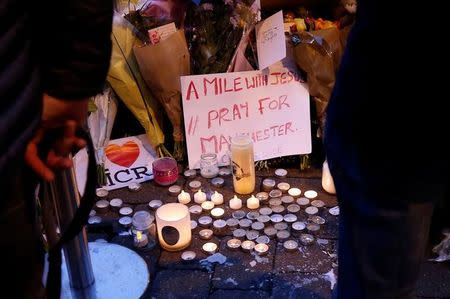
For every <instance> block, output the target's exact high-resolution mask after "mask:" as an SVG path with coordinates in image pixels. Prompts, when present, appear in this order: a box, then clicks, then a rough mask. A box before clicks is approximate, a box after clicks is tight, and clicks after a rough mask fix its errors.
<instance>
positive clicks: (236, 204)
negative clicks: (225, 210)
mask: <svg viewBox="0 0 450 299" xmlns="http://www.w3.org/2000/svg"><path fill="white" fill-rule="evenodd" d="M230 208H232V209H233V210H239V209H240V208H242V200H241V199H240V198H239V197H237V196H236V195H235V196H234V197H233V198H232V199H230Z"/></svg>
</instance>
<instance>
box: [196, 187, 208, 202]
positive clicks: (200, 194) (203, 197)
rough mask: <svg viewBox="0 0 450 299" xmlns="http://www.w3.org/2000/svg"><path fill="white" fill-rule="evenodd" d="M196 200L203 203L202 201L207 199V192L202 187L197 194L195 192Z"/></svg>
mask: <svg viewBox="0 0 450 299" xmlns="http://www.w3.org/2000/svg"><path fill="white" fill-rule="evenodd" d="M194 201H195V202H196V203H199V204H201V203H202V202H204V201H206V193H205V192H203V191H202V190H201V189H200V190H198V191H197V192H196V193H195V194H194Z"/></svg>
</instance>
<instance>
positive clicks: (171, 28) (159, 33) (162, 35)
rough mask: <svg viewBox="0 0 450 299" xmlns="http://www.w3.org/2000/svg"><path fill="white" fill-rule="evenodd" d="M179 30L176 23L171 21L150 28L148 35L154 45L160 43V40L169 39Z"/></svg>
mask: <svg viewBox="0 0 450 299" xmlns="http://www.w3.org/2000/svg"><path fill="white" fill-rule="evenodd" d="M175 32H177V27H175V23H173V22H172V23H169V24H166V25H163V26H159V27H156V28H153V29H149V30H148V37H149V38H150V42H151V43H152V45H156V44H159V42H161V41H163V40H165V39H167V38H168V37H169V36H171V35H172V34H173V33H175Z"/></svg>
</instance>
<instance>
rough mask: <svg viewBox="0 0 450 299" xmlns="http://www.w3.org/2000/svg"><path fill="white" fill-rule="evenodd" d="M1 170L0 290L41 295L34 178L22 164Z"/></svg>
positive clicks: (41, 256)
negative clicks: (0, 233) (0, 234)
mask: <svg viewBox="0 0 450 299" xmlns="http://www.w3.org/2000/svg"><path fill="white" fill-rule="evenodd" d="M1 173H2V178H1V179H2V184H1V186H2V188H1V189H0V190H1V191H0V192H1V193H0V198H1V203H0V229H1V232H2V236H1V237H0V248H1V250H2V257H3V261H2V264H1V267H0V272H1V277H2V279H1V280H0V281H1V289H2V290H3V292H8V294H11V295H10V296H8V298H26V299H28V298H30V299H31V298H33V299H39V298H45V290H44V288H43V284H42V269H43V263H44V249H43V246H42V242H41V239H40V234H39V229H40V228H39V227H38V226H37V225H36V223H37V221H36V217H35V214H36V209H35V205H34V186H35V184H34V182H35V181H34V178H33V177H32V175H31V171H29V170H28V171H27V170H25V169H24V168H23V167H14V166H10V167H9V168H8V169H2V171H1ZM6 290H7V291H6Z"/></svg>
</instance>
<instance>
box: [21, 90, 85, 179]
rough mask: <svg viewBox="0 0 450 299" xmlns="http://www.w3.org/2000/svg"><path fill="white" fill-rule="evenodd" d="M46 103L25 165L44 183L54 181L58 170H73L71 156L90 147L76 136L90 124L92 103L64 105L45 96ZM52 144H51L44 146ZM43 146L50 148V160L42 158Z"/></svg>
mask: <svg viewBox="0 0 450 299" xmlns="http://www.w3.org/2000/svg"><path fill="white" fill-rule="evenodd" d="M43 102H44V103H43V104H44V105H43V112H42V120H41V124H40V127H39V129H38V130H37V132H36V134H35V136H34V137H33V139H32V140H31V141H30V142H29V143H28V145H27V148H26V151H25V162H26V163H27V164H28V166H30V167H31V169H33V170H34V171H35V172H36V174H37V175H38V176H40V177H41V178H42V179H44V180H46V181H52V180H53V179H54V177H55V174H54V170H56V169H65V168H70V167H72V165H73V162H72V159H70V158H69V157H68V154H69V153H70V152H71V151H72V150H73V149H75V148H82V147H84V146H85V145H86V142H85V141H84V140H83V139H81V138H79V137H77V136H76V134H75V132H76V129H77V127H78V126H80V125H82V124H83V123H84V122H85V120H86V117H87V109H88V108H87V106H88V100H87V99H82V100H77V101H64V100H61V99H57V98H54V97H52V96H49V95H44V97H43ZM50 136H51V137H52V138H49V137H50ZM49 140H51V141H50V142H51V144H43V142H49ZM40 146H47V147H48V148H49V151H48V153H46V157H40V156H39V148H40Z"/></svg>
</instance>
